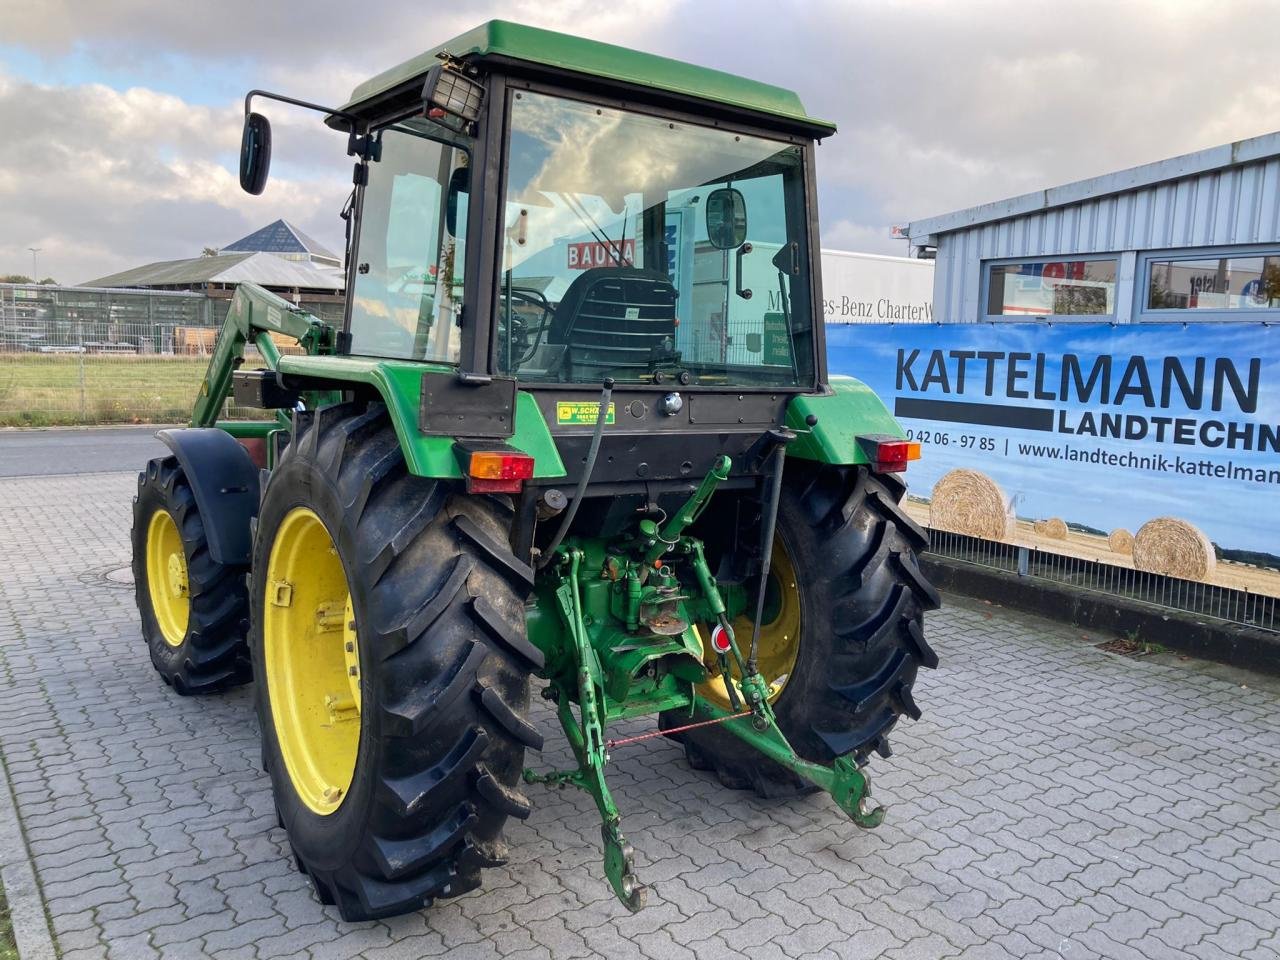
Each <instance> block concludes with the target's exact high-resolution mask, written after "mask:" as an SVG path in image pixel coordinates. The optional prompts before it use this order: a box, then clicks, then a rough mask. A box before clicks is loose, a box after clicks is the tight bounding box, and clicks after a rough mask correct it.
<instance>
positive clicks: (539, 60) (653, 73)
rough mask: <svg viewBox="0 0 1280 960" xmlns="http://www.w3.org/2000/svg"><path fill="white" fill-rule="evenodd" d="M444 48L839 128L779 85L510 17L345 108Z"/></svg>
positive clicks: (355, 96) (357, 92)
mask: <svg viewBox="0 0 1280 960" xmlns="http://www.w3.org/2000/svg"><path fill="white" fill-rule="evenodd" d="M444 51H448V52H449V53H450V54H451V55H452V56H454V57H458V58H464V57H478V58H485V57H501V58H503V59H506V60H513V61H523V62H526V63H530V64H534V65H536V66H539V67H544V68H551V69H555V70H564V71H569V72H571V73H577V74H585V75H587V76H591V77H599V78H602V79H606V80H610V81H613V82H615V83H625V84H628V85H634V86H641V87H648V88H650V89H652V90H654V91H658V92H664V93H670V94H675V95H677V96H680V97H691V98H696V99H699V100H704V101H709V102H712V103H716V104H721V105H723V106H726V107H728V108H730V109H732V110H735V111H745V112H748V113H754V114H762V115H764V116H765V117H774V118H777V119H779V120H784V121H788V125H789V126H797V125H798V126H800V127H803V128H805V129H806V131H807V132H808V133H809V134H811V135H812V136H815V137H824V136H828V135H830V134H832V133H834V132H835V129H836V127H835V124H834V123H830V122H829V121H826V120H819V119H817V118H815V117H811V116H809V115H808V114H807V113H806V112H805V109H804V104H802V103H801V102H800V98H799V97H798V96H796V94H795V93H793V92H792V91H790V90H784V89H783V88H781V87H775V86H771V85H769V84H766V83H760V82H758V81H756V80H748V79H746V78H745V77H738V76H734V75H733V74H731V73H723V72H722V71H719V70H710V69H708V68H706V67H698V66H694V65H693V64H691V63H685V62H683V61H680V60H672V59H670V58H668V57H659V56H656V55H654V54H651V53H643V52H641V51H639V50H631V49H628V48H626V47H618V46H614V45H613V44H610V43H599V42H597V41H595V40H584V39H583V38H581V37H574V36H570V35H568V34H565V33H556V32H554V31H552V30H542V29H539V28H537V27H527V26H524V25H522V24H518V23H511V22H509V21H506V20H490V21H488V22H487V23H482V24H481V25H480V26H478V27H476V28H474V29H472V30H469V31H467V32H466V33H464V34H462V35H460V36H457V37H454V38H453V39H452V40H450V41H448V42H447V43H442V44H441V45H440V46H438V47H435V48H433V49H431V50H428V51H427V52H426V53H422V54H419V55H418V56H416V57H413V58H412V59H410V60H406V61H405V62H404V63H402V64H400V65H399V66H396V67H392V68H391V69H390V70H385V71H383V72H382V73H380V74H378V75H377V76H375V77H373V78H371V79H369V80H366V81H365V82H364V83H362V84H360V85H359V86H357V87H356V88H355V89H354V90H353V91H351V99H350V100H349V101H348V103H347V104H346V106H344V107H343V109H344V110H348V111H354V110H358V109H359V107H360V106H361V105H363V104H367V103H368V102H370V101H373V100H376V99H380V98H381V97H382V96H384V95H387V94H389V93H391V92H392V91H393V90H395V89H396V88H398V87H401V86H403V85H404V84H406V83H408V82H410V81H412V80H414V79H416V78H418V77H421V76H423V75H425V74H426V72H427V71H428V70H430V69H431V67H432V66H433V65H434V64H435V63H436V59H437V57H436V55H437V54H439V53H442V52H444Z"/></svg>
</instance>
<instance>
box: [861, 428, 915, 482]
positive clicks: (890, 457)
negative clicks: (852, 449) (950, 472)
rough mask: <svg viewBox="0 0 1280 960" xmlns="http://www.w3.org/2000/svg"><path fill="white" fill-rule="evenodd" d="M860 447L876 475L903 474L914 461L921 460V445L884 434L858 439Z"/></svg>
mask: <svg viewBox="0 0 1280 960" xmlns="http://www.w3.org/2000/svg"><path fill="white" fill-rule="evenodd" d="M858 446H860V447H861V448H862V452H863V453H864V454H866V456H867V460H869V461H870V465H871V469H872V470H874V471H875V472H876V473H901V472H902V471H903V470H906V469H907V464H908V463H910V462H911V461H912V460H919V459H920V444H918V443H914V442H912V441H910V440H903V439H901V438H900V437H892V436H888V435H883V434H879V435H873V436H863V437H858Z"/></svg>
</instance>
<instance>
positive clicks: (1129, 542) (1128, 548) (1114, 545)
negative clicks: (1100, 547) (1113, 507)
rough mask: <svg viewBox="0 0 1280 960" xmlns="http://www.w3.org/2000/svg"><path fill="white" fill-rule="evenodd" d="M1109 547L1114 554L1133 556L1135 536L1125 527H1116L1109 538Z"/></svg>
mask: <svg viewBox="0 0 1280 960" xmlns="http://www.w3.org/2000/svg"><path fill="white" fill-rule="evenodd" d="M1107 546H1109V547H1110V548H1111V552H1112V553H1122V554H1124V555H1125V556H1132V555H1133V534H1132V533H1130V532H1129V531H1128V530H1126V529H1125V528H1124V527H1116V528H1115V529H1114V530H1112V531H1111V535H1110V536H1109V537H1107Z"/></svg>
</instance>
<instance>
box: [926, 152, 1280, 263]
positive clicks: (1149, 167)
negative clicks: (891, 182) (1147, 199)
mask: <svg viewBox="0 0 1280 960" xmlns="http://www.w3.org/2000/svg"><path fill="white" fill-rule="evenodd" d="M1277 156H1280V132H1277V133H1266V134H1263V135H1262V136H1260V137H1252V138H1251V139H1248V140H1237V141H1235V142H1234V143H1224V144H1223V145H1222V146H1219V147H1210V148H1209V149H1207V150H1199V151H1197V152H1195V153H1187V154H1183V155H1182V156H1180V157H1172V158H1170V159H1168V160H1158V161H1156V162H1155V163H1147V164H1143V165H1142V166H1140V167H1131V168H1130V169H1128V170H1120V171H1117V172H1116V173H1108V174H1104V175H1103V176H1100V177H1090V178H1089V179H1088V180H1078V181H1076V182H1075V183H1068V184H1064V185H1063V186H1060V187H1051V188H1049V189H1048V190H1037V191H1035V192H1034V193H1024V194H1023V195H1022V196H1019V197H1011V198H1010V199H1008V200H997V201H995V202H993V203H984V204H981V205H980V206H976V207H970V208H969V209H967V210H957V211H955V212H954V213H945V214H943V215H942V216H940V217H930V218H929V219H927V220H916V221H913V222H912V223H911V224H909V225H908V226H907V235H908V236H909V237H910V238H911V241H912V242H913V243H915V244H916V245H920V244H928V245H930V246H932V245H934V244H936V242H937V240H936V238H937V236H938V234H941V233H951V232H952V231H955V230H964V229H967V228H969V227H976V226H981V225H982V224H986V223H992V222H995V221H997V220H1008V219H1010V218H1012V217H1020V216H1024V215H1026V214H1032V213H1040V212H1042V211H1045V210H1052V209H1054V208H1056V207H1064V206H1067V205H1069V204H1074V203H1079V202H1081V201H1084V200H1094V199H1097V198H1099V197H1107V196H1112V195H1113V194H1118V193H1127V192H1128V191H1131V190H1138V189H1141V188H1143V187H1149V186H1153V185H1155V184H1160V183H1166V182H1168V181H1171V180H1180V179H1182V178H1184V177H1191V176H1195V175H1196V174H1200V173H1208V172H1212V171H1214V170H1222V169H1225V168H1227V167H1234V166H1237V165H1240V164H1245V163H1259V162H1263V161H1269V160H1272V159H1274V158H1276V157H1277Z"/></svg>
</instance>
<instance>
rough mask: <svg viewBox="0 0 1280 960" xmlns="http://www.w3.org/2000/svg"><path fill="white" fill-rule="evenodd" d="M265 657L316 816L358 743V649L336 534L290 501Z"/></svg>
mask: <svg viewBox="0 0 1280 960" xmlns="http://www.w3.org/2000/svg"><path fill="white" fill-rule="evenodd" d="M264 590H265V596H264V597H263V604H262V610H263V616H262V637H263V661H264V664H265V667H266V683H267V699H268V701H269V703H270V706H271V719H272V725H273V726H274V728H275V734H276V741H277V742H278V744H279V746H280V754H281V757H282V759H283V760H284V766H285V770H286V772H287V773H288V776H289V780H290V782H291V783H292V784H293V788H294V791H295V792H296V793H297V795H298V797H299V799H301V800H302V802H303V804H305V805H306V807H307V808H308V809H309V810H311V811H312V812H313V813H315V814H318V815H320V816H328V815H329V814H331V813H333V812H334V811H335V810H337V809H338V807H340V806H341V805H342V801H343V800H344V799H345V797H346V795H347V792H348V791H349V790H350V788H351V781H352V778H353V777H354V775H355V769H356V760H357V758H358V755H359V749H360V723H361V721H360V707H361V700H360V679H361V678H360V646H359V638H358V635H357V628H356V621H355V611H354V607H353V605H352V600H351V590H350V587H349V585H348V583H347V577H346V573H345V571H344V569H343V566H342V560H341V558H340V557H339V556H338V551H337V548H336V547H335V546H334V542H333V537H332V536H331V535H330V533H329V531H328V528H326V527H325V525H324V522H323V521H322V520H321V519H320V517H319V516H317V515H316V513H315V512H314V511H312V510H310V509H308V508H306V507H295V508H294V509H293V510H291V511H289V513H288V514H286V515H285V518H284V520H283V521H282V522H281V524H280V526H279V528H278V529H277V531H276V536H275V540H274V542H273V543H272V546H271V555H270V557H269V559H268V561H267V576H266V583H265V586H264Z"/></svg>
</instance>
